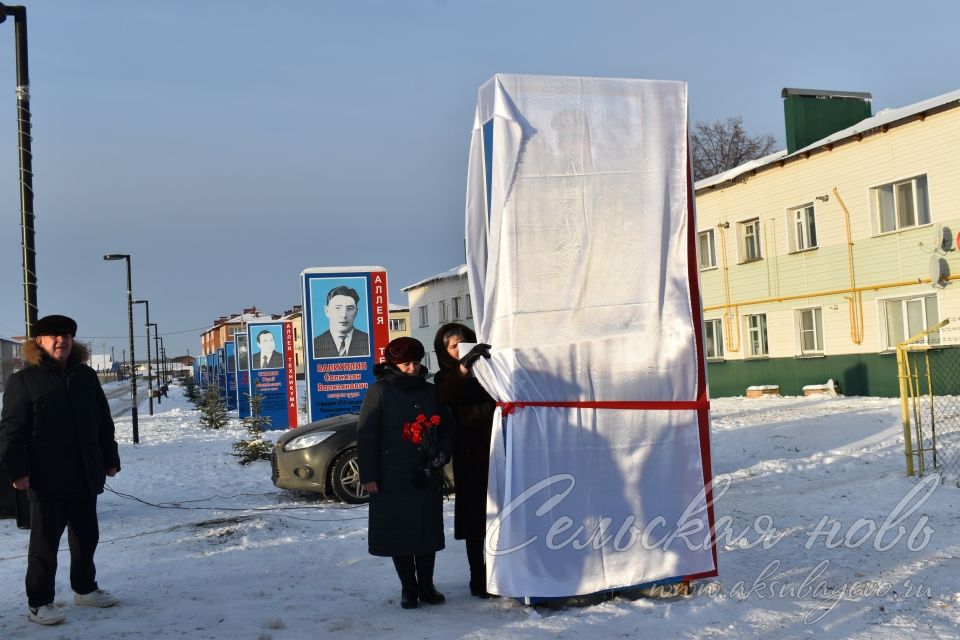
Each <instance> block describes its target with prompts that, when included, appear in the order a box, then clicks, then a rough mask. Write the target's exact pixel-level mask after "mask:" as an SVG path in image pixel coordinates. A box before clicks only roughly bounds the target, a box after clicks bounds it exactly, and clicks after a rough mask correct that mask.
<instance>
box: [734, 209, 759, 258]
mask: <svg viewBox="0 0 960 640" xmlns="http://www.w3.org/2000/svg"><path fill="white" fill-rule="evenodd" d="M762 231H763V227H762V226H761V224H760V218H751V219H749V220H744V221H742V222H738V223H737V244H738V245H739V252H740V264H745V263H748V262H759V261H760V260H763V242H762V241H761V236H762V235H763V233H762ZM751 254H752V255H751Z"/></svg>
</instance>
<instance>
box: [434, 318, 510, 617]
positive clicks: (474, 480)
mask: <svg viewBox="0 0 960 640" xmlns="http://www.w3.org/2000/svg"><path fill="white" fill-rule="evenodd" d="M476 341H477V335H476V334H475V333H474V332H473V330H472V329H470V328H469V327H467V326H465V325H462V324H459V323H456V322H451V323H449V324H445V325H443V326H442V327H440V329H439V330H438V331H437V335H436V338H435V339H434V341H433V348H434V350H435V351H436V354H437V361H438V362H439V364H440V371H438V372H437V375H436V376H435V377H434V383H435V384H436V386H437V398H438V400H439V401H440V403H441V404H444V405H446V406H448V407H450V410H451V411H452V412H453V416H454V420H455V424H456V441H455V447H454V450H453V478H454V484H455V485H456V498H457V499H456V504H455V507H454V514H455V517H454V538H456V539H457V540H465V541H466V546H467V562H468V563H469V564H470V593H471V594H472V595H475V596H477V597H479V598H489V597H490V594H489V593H487V589H486V584H487V576H486V566H485V565H484V559H483V541H484V538H485V536H486V532H487V469H488V467H489V464H490V432H491V430H492V425H493V412H494V409H495V408H496V402H494V400H493V398H491V397H490V395H489V394H488V393H487V392H486V391H485V390H484V388H483V387H482V386H480V383H479V382H478V381H477V379H476V378H474V377H473V376H472V375H471V373H470V370H469V369H468V368H467V367H466V366H464V365H463V364H461V360H460V356H459V353H458V351H459V350H458V345H459V344H460V343H461V342H476ZM483 346H486V345H483ZM471 353H473V352H471ZM474 359H475V358H474ZM465 360H467V359H465Z"/></svg>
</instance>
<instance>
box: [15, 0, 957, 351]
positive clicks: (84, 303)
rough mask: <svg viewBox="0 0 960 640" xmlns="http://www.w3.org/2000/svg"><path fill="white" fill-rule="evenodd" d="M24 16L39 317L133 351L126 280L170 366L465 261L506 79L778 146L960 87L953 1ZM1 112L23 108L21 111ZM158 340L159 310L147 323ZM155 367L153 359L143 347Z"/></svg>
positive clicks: (125, 5) (430, 4)
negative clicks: (376, 276)
mask: <svg viewBox="0 0 960 640" xmlns="http://www.w3.org/2000/svg"><path fill="white" fill-rule="evenodd" d="M24 4H26V6H27V11H28V23H29V45H30V51H29V53H30V74H31V99H32V105H31V106H32V112H33V125H34V128H33V134H34V146H33V151H34V172H35V180H34V189H35V192H36V202H35V210H36V216H37V218H36V235H37V271H38V280H39V287H38V297H39V306H40V314H41V315H45V314H48V313H66V314H69V315H72V316H74V317H76V318H77V320H78V322H79V324H80V333H79V335H78V337H79V338H80V339H86V340H89V341H90V342H92V343H93V344H94V350H95V352H98V353H99V352H100V351H102V350H103V345H106V346H107V349H108V350H109V347H110V346H115V347H116V349H117V355H118V356H119V353H120V349H122V348H126V344H127V339H126V335H127V319H126V275H125V270H124V269H123V266H122V264H123V263H122V262H104V261H103V260H102V256H103V254H105V253H130V254H132V255H133V281H134V296H135V297H138V298H147V299H149V300H150V311H151V316H152V317H151V320H153V321H156V322H157V323H158V324H159V327H160V332H161V335H164V340H165V344H166V347H167V352H168V354H169V355H171V356H172V355H180V354H183V353H185V352H186V351H187V349H189V351H190V353H191V354H197V353H198V352H199V349H200V343H199V333H200V331H201V330H202V329H203V328H206V327H209V326H210V325H211V323H212V321H214V320H215V319H216V318H217V317H218V316H220V315H226V314H230V313H236V312H240V311H241V310H242V309H243V308H244V307H250V306H254V305H256V306H257V307H258V308H259V309H261V310H264V311H271V312H281V311H283V310H284V309H287V308H290V307H292V306H293V305H294V304H298V303H299V295H300V294H299V291H300V288H299V274H300V272H301V271H302V270H303V269H305V268H308V267H323V266H350V265H379V266H383V267H385V268H386V269H387V272H388V276H389V279H390V293H391V300H392V301H394V302H399V303H401V304H406V296H405V294H401V292H400V288H401V287H403V286H405V285H408V284H411V283H413V282H416V281H418V280H420V279H422V278H424V277H427V276H429V275H432V274H434V273H439V272H442V271H446V270H447V269H450V268H452V267H454V266H456V265H458V264H461V263H462V262H463V242H462V236H463V206H464V189H465V181H466V163H467V151H468V145H469V137H470V128H471V125H472V119H473V110H474V106H475V102H476V90H477V88H478V87H479V86H480V85H481V84H482V83H483V82H484V81H486V80H487V79H488V78H489V77H490V76H492V75H493V74H494V73H498V72H503V73H529V74H556V75H580V76H606V77H630V78H651V79H670V80H684V81H686V82H688V83H689V91H690V118H691V122H697V121H701V120H715V119H719V118H725V117H728V116H733V115H740V116H743V118H744V121H745V123H746V126H747V128H748V130H749V131H750V132H751V133H756V134H760V133H770V134H772V135H773V136H774V137H775V138H776V139H777V140H778V142H779V143H780V144H781V145H782V144H783V141H784V135H783V124H782V120H783V107H782V103H781V100H780V90H781V89H782V88H783V87H800V88H816V89H835V90H851V91H869V92H871V93H872V94H873V98H874V102H873V105H874V111H875V112H876V111H878V110H880V109H883V108H886V107H899V106H903V105H906V104H910V103H912V102H917V101H919V100H923V99H926V98H930V97H933V96H936V95H939V94H942V93H946V92H947V91H951V90H954V89H957V88H960V85H958V84H957V81H956V80H955V78H956V72H955V67H956V63H957V61H958V57H960V56H958V53H957V48H956V46H955V42H956V36H955V33H954V31H955V27H956V24H958V23H960V8H957V7H958V5H955V4H954V3H947V2H928V1H923V0H920V1H916V2H912V3H910V4H909V5H903V3H894V2H886V1H881V2H871V3H843V2H835V1H834V2H821V1H819V0H813V1H810V2H806V3H803V4H802V5H798V4H796V3H779V2H769V1H767V2H726V3H719V2H701V3H696V2H689V3H647V2H640V1H633V2H627V1H623V2H613V1H603V0H598V1H597V2H591V3H587V2H569V1H565V0H561V1H554V2H549V1H546V0H530V1H522V0H516V1H515V2H506V1H497V2H494V1H483V0H475V1H473V2H465V1H455V0H446V1H440V0H383V1H362V0H353V1H346V0H344V1H336V2H334V1H322V0H275V1H274V2H263V1H262V0H260V1H258V2H250V1H246V0H229V1H228V0H192V1H191V0H166V1H164V2H160V1H146V0H87V1H86V2H73V1H67V0H43V1H42V2H41V1H34V2H29V1H27V2H24ZM14 72H15V65H14V30H13V21H12V19H11V20H8V21H7V22H6V23H4V24H2V25H0V203H2V204H3V206H0V335H6V336H9V335H14V334H19V333H22V331H23V315H24V312H23V302H22V271H21V261H20V248H19V238H20V226H19V224H20V223H19V220H20V217H19V209H20V204H19V190H18V184H17V138H16V119H15V118H16V113H15V104H16V102H15V94H14V86H15V76H14ZM2 96H6V97H5V98H3V97H2ZM135 313H136V316H135V322H136V325H137V333H138V335H139V334H142V333H143V329H142V325H143V310H142V306H139V307H137V308H136V311H135ZM137 351H138V355H141V356H142V355H143V346H142V341H141V342H139V343H138V349H137Z"/></svg>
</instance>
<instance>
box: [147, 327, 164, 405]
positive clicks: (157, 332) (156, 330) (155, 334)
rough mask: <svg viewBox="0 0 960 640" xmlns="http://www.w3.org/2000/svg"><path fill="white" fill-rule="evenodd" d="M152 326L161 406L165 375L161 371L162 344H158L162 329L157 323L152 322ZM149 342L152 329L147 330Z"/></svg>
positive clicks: (158, 396)
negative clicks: (161, 391)
mask: <svg viewBox="0 0 960 640" xmlns="http://www.w3.org/2000/svg"><path fill="white" fill-rule="evenodd" d="M150 326H152V327H153V347H154V353H156V354H157V358H156V362H157V404H161V403H162V402H163V401H162V400H161V399H160V397H161V393H160V390H161V389H162V388H163V375H162V371H161V369H160V344H159V342H158V340H157V338H158V337H159V335H160V328H159V327H158V326H157V323H156V322H151V323H150ZM149 341H150V329H149V327H148V328H147V342H149Z"/></svg>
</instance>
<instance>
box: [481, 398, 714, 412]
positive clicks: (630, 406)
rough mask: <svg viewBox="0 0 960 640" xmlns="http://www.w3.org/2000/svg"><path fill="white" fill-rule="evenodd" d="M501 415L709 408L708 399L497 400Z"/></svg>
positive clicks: (697, 409) (696, 409)
mask: <svg viewBox="0 0 960 640" xmlns="http://www.w3.org/2000/svg"><path fill="white" fill-rule="evenodd" d="M497 406H498V407H500V409H501V411H500V413H501V415H504V416H508V415H510V414H511V413H513V412H514V411H515V410H516V409H523V408H524V407H577V408H583V409H627V410H634V411H699V410H701V409H704V410H706V409H709V408H710V401H709V400H593V401H577V402H498V403H497Z"/></svg>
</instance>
